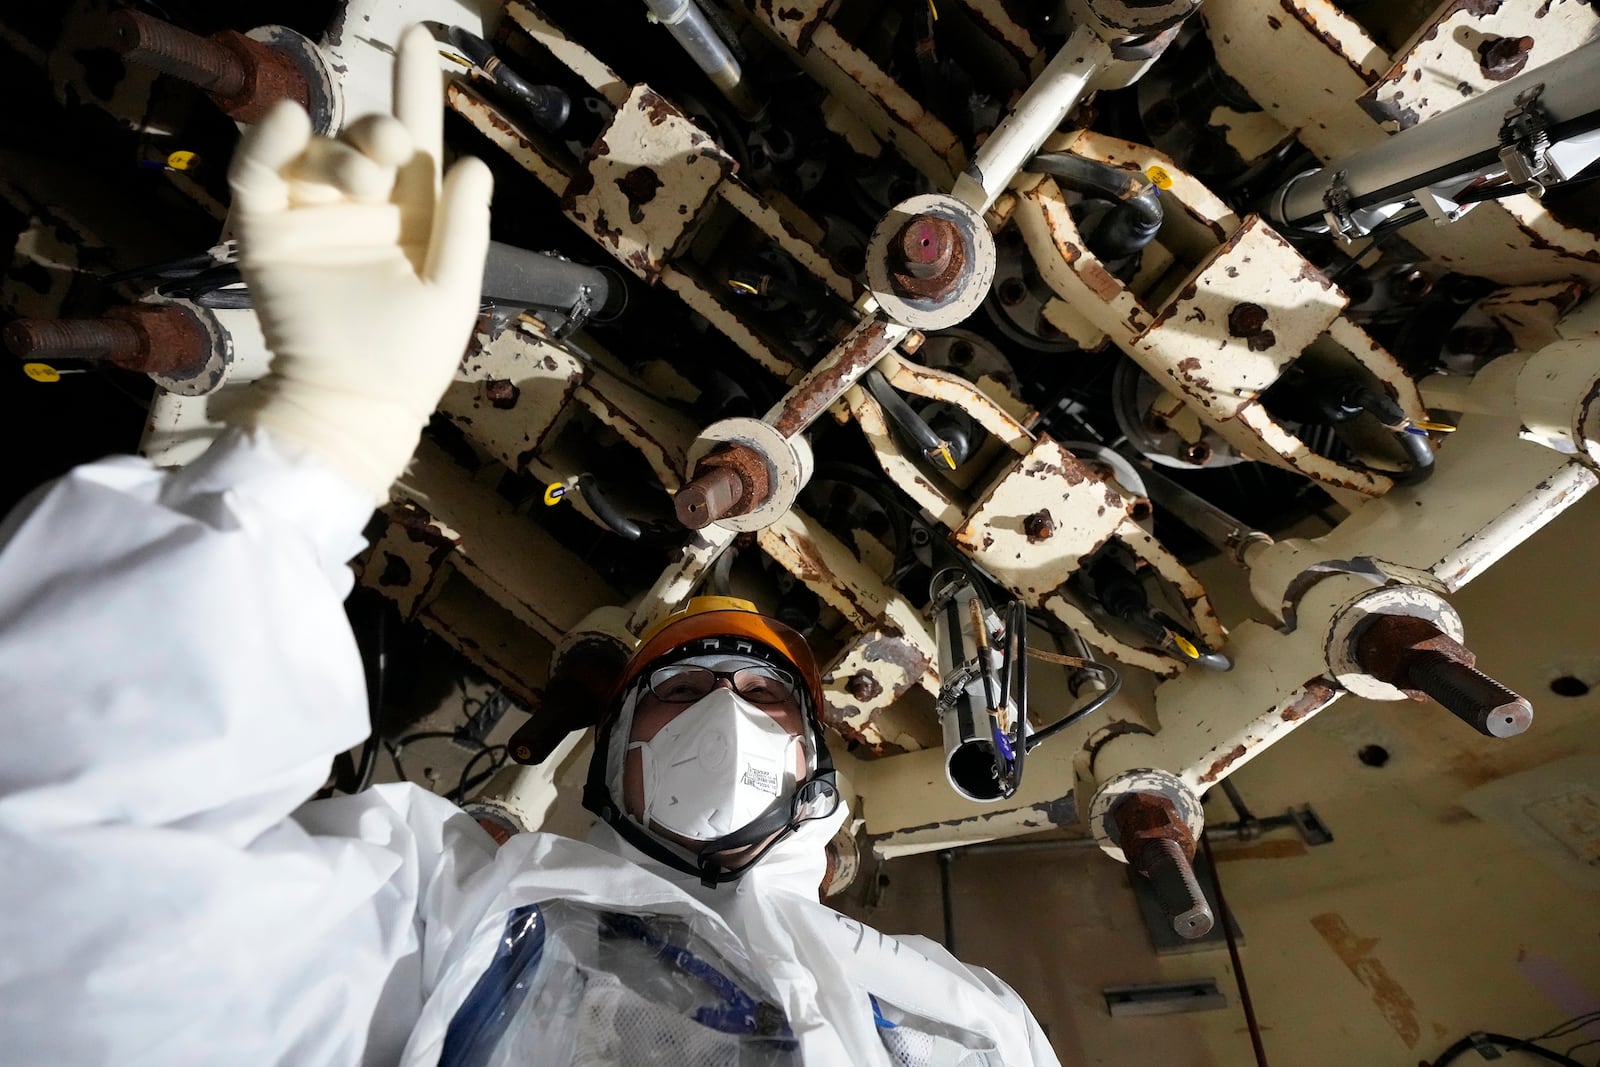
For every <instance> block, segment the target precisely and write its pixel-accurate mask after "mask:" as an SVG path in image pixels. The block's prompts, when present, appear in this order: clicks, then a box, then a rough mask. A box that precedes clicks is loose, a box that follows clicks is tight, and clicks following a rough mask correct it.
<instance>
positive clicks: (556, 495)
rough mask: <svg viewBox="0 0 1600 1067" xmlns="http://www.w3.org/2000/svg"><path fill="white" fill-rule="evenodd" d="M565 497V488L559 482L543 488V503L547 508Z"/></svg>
mask: <svg viewBox="0 0 1600 1067" xmlns="http://www.w3.org/2000/svg"><path fill="white" fill-rule="evenodd" d="M566 495H567V487H566V486H565V485H562V484H561V483H560V482H551V483H550V484H549V485H547V486H545V487H544V502H545V505H546V506H547V507H553V506H555V505H556V504H559V503H561V498H562V497H564V496H566Z"/></svg>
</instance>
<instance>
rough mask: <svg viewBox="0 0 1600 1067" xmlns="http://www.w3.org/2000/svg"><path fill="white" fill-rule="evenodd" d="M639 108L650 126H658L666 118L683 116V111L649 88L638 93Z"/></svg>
mask: <svg viewBox="0 0 1600 1067" xmlns="http://www.w3.org/2000/svg"><path fill="white" fill-rule="evenodd" d="M639 110H641V111H643V112H644V117H645V120H646V121H647V122H649V123H650V125H652V126H659V125H661V124H662V123H663V122H666V121H667V120H668V119H675V118H683V117H684V116H683V112H681V111H679V110H678V109H677V108H675V107H673V106H672V105H671V104H669V103H667V101H666V100H665V99H664V98H663V97H662V96H661V95H660V94H658V93H656V92H654V91H652V90H649V89H646V90H645V91H644V92H642V93H640V94H639Z"/></svg>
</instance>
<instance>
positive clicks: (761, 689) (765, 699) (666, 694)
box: [650, 663, 796, 704]
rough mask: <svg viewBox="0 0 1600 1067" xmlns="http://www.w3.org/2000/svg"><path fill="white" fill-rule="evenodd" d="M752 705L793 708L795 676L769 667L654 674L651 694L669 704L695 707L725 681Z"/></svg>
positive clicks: (681, 667) (677, 667)
mask: <svg viewBox="0 0 1600 1067" xmlns="http://www.w3.org/2000/svg"><path fill="white" fill-rule="evenodd" d="M724 678H726V679H728V680H729V681H731V682H732V683H733V691H734V692H735V693H738V694H739V695H740V696H741V697H743V698H744V699H746V700H748V701H749V702H750V703H752V704H792V703H794V702H795V701H796V696H795V680H794V675H792V674H790V673H789V672H788V671H785V670H782V669H780V668H778V667H770V666H767V665H765V664H763V665H760V666H750V667H740V668H739V669H738V670H736V671H714V670H712V669H711V668H709V667H697V666H694V665H692V664H676V663H675V664H670V665H668V666H666V667H657V668H656V669H655V670H653V671H651V672H650V692H651V694H652V695H653V696H654V697H655V698H656V699H657V700H663V701H666V702H667V703H668V704H693V703H694V702H695V701H696V700H699V699H701V698H702V697H705V696H708V695H710V693H711V690H713V689H715V688H716V687H717V683H718V682H719V681H721V680H722V679H724Z"/></svg>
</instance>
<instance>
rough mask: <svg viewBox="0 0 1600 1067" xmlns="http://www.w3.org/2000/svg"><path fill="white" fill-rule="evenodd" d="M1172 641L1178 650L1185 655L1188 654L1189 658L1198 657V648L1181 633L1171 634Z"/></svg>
mask: <svg viewBox="0 0 1600 1067" xmlns="http://www.w3.org/2000/svg"><path fill="white" fill-rule="evenodd" d="M1172 643H1173V644H1175V645H1177V646H1178V651H1179V652H1182V653H1183V654H1184V655H1185V656H1188V657H1189V658H1190V659H1199V658H1200V650H1199V649H1198V648H1195V647H1194V643H1193V642H1192V641H1189V640H1188V639H1187V638H1185V637H1184V636H1183V635H1182V634H1173V635H1172Z"/></svg>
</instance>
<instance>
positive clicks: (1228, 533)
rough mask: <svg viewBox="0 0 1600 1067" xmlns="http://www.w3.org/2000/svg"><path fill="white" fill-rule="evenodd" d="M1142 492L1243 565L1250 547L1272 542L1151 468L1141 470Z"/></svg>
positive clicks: (1259, 532) (1214, 546) (1266, 536)
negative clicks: (1143, 488) (1142, 473)
mask: <svg viewBox="0 0 1600 1067" xmlns="http://www.w3.org/2000/svg"><path fill="white" fill-rule="evenodd" d="M1144 487H1145V492H1146V493H1148V494H1149V496H1150V499H1151V500H1152V501H1154V502H1155V504H1156V505H1157V506H1158V507H1160V508H1161V509H1162V510H1163V511H1166V512H1168V513H1169V514H1171V515H1172V517H1173V518H1175V519H1177V520H1178V521H1179V522H1181V523H1183V524H1184V525H1185V526H1187V527H1189V529H1191V530H1193V531H1194V532H1195V533H1197V534H1199V535H1200V536H1201V537H1203V538H1205V540H1206V543H1207V544H1209V545H1211V546H1212V547H1213V548H1215V549H1217V550H1218V551H1220V552H1223V553H1225V554H1226V555H1228V556H1231V557H1232V558H1233V559H1235V560H1238V561H1239V562H1241V563H1242V562H1244V550H1245V549H1246V548H1248V547H1249V546H1250V545H1252V544H1258V543H1259V544H1267V545H1270V544H1271V543H1272V538H1271V537H1270V536H1268V535H1267V534H1264V533H1262V532H1261V531H1260V530H1256V529H1252V528H1251V527H1250V526H1249V525H1248V524H1247V523H1243V522H1240V521H1239V520H1238V519H1236V518H1234V517H1233V516H1232V515H1229V514H1228V513H1227V512H1226V511H1223V510H1222V509H1221V508H1219V507H1217V506H1216V505H1215V504H1213V503H1211V501H1209V500H1206V499H1205V498H1204V497H1201V496H1198V495H1196V494H1195V493H1192V492H1190V491H1189V490H1188V489H1185V488H1184V487H1183V486H1181V485H1179V484H1178V483H1177V482H1175V481H1173V480H1172V479H1170V478H1168V477H1167V476H1166V475H1165V474H1162V473H1161V472H1160V471H1158V470H1155V469H1153V468H1149V469H1146V470H1145V471H1144Z"/></svg>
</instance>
